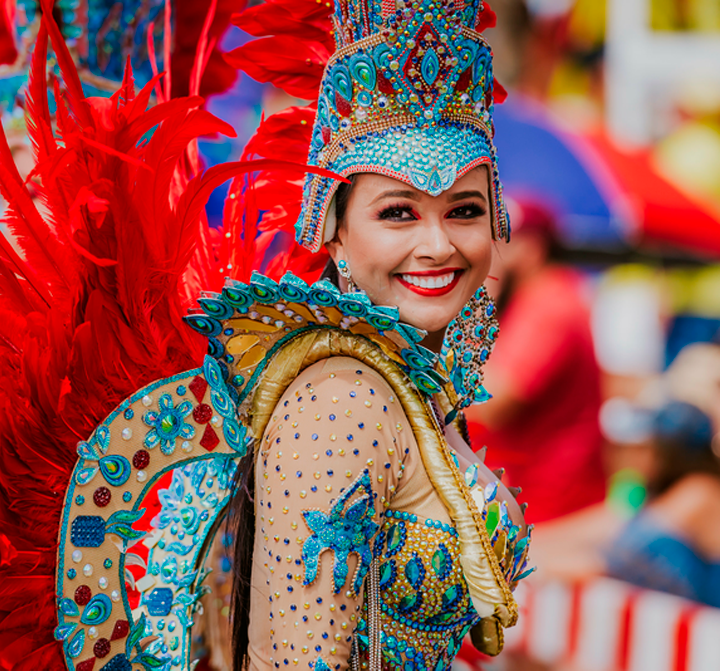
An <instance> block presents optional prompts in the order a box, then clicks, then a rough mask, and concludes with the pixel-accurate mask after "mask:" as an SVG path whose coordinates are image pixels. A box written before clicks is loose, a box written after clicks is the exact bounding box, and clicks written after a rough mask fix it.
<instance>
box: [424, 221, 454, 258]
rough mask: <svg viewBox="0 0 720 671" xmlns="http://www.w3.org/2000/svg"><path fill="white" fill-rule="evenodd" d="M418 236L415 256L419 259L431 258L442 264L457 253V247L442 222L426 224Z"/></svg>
mask: <svg viewBox="0 0 720 671" xmlns="http://www.w3.org/2000/svg"><path fill="white" fill-rule="evenodd" d="M418 235H419V236H420V237H419V239H418V241H417V243H418V244H417V245H416V247H415V255H416V256H417V257H418V258H430V259H432V260H433V261H434V262H436V263H441V262H442V261H445V260H446V259H448V258H449V257H450V256H452V254H453V253H454V252H455V247H454V245H453V244H452V241H451V240H450V237H449V236H448V232H447V231H446V230H445V226H444V225H443V222H442V221H441V220H440V221H428V222H426V225H425V226H423V227H422V229H421V230H420V231H418Z"/></svg>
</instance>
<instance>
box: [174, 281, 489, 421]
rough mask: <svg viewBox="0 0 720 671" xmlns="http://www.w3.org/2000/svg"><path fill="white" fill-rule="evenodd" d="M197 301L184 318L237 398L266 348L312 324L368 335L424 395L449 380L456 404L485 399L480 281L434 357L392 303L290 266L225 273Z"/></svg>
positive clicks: (484, 305)
mask: <svg viewBox="0 0 720 671" xmlns="http://www.w3.org/2000/svg"><path fill="white" fill-rule="evenodd" d="M199 303H200V306H201V308H202V311H201V312H198V313H196V314H191V315H189V316H188V317H186V321H187V322H188V323H189V324H190V326H192V327H193V328H194V329H196V330H197V331H199V332H200V333H202V334H203V335H205V336H207V337H208V339H209V354H210V355H211V356H213V357H215V359H216V360H217V361H218V365H219V366H220V367H221V368H222V370H223V374H224V375H225V379H226V380H227V381H228V384H229V386H230V387H231V388H232V389H233V392H234V397H235V400H236V402H238V403H242V402H243V401H244V400H245V399H247V398H248V395H249V394H250V393H251V391H252V389H253V388H254V385H255V383H256V381H257V379H258V377H259V375H260V374H261V372H262V370H263V369H264V367H265V365H266V364H267V363H268V362H269V360H270V358H271V355H272V354H274V353H275V352H276V351H278V350H279V349H280V348H281V347H283V346H284V345H285V344H286V343H287V342H289V340H291V339H292V338H293V337H295V336H297V335H299V334H301V333H303V332H307V331H310V330H313V329H317V330H320V329H342V330H346V331H349V332H350V333H353V334H355V335H359V336H363V337H366V338H368V339H369V340H371V341H373V342H374V343H376V344H377V345H378V346H379V347H380V348H381V349H382V350H383V352H384V353H385V354H386V355H387V356H388V357H389V358H390V359H391V360H393V361H395V363H397V364H398V365H399V366H400V368H401V369H402V370H403V371H404V372H405V373H406V374H407V376H408V377H409V378H410V380H411V382H412V383H413V384H414V385H415V387H416V388H417V389H418V391H419V392H421V393H422V394H424V395H431V394H434V393H437V392H439V391H441V389H443V388H444V387H446V386H447V385H448V384H449V383H452V386H453V388H454V390H455V394H456V395H457V397H458V398H459V399H460V400H459V402H458V403H459V406H458V407H466V406H467V405H469V404H470V403H474V402H482V401H484V400H487V399H488V398H489V395H488V394H487V392H485V390H484V389H483V387H482V384H481V382H482V376H481V374H480V368H481V366H482V363H484V361H485V360H486V359H487V356H489V353H490V350H491V349H492V345H493V343H494V341H495V338H496V336H497V324H496V323H495V322H494V321H493V319H492V317H493V315H494V306H493V305H492V301H491V299H490V298H489V297H488V295H487V292H486V291H485V289H484V288H481V289H480V290H479V291H478V292H477V294H476V295H475V297H474V298H473V299H472V301H471V302H470V303H468V305H467V306H466V307H465V308H464V309H463V313H462V314H461V315H459V316H458V318H457V319H456V320H455V321H454V322H453V323H452V324H451V326H450V328H449V329H448V335H447V336H446V340H445V345H444V347H443V354H442V355H441V356H440V357H438V355H437V354H435V353H434V352H431V351H430V350H428V349H427V348H425V347H423V346H422V345H421V344H420V343H421V342H422V341H423V340H424V338H425V336H426V335H427V334H426V332H425V331H423V330H421V329H418V328H415V327H414V326H410V325H408V324H404V323H403V322H401V321H400V316H399V313H398V310H397V308H395V307H385V306H378V305H374V304H373V303H372V302H371V301H370V299H369V298H368V297H367V296H366V295H365V294H364V293H363V292H357V293H348V294H344V293H342V292H341V291H340V290H339V289H338V288H337V287H336V286H335V285H333V284H332V283H330V282H328V281H326V280H322V281H320V282H316V283H314V284H312V285H309V284H307V283H306V282H304V281H303V280H301V279H299V278H298V277H296V276H294V275H292V274H290V273H288V274H286V275H285V276H284V277H283V278H282V279H281V280H280V281H279V282H275V281H274V280H271V279H269V278H267V277H265V276H264V275H261V274H260V273H253V275H252V278H251V280H250V282H249V283H247V284H245V283H242V282H236V281H231V280H229V281H228V282H227V284H226V286H225V288H224V289H223V291H222V293H221V294H203V296H202V298H200V300H199Z"/></svg>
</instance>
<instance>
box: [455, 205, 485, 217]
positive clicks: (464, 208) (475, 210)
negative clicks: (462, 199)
mask: <svg viewBox="0 0 720 671" xmlns="http://www.w3.org/2000/svg"><path fill="white" fill-rule="evenodd" d="M484 214H485V209H484V208H482V207H480V206H479V205H461V206H460V207H456V208H455V209H454V210H452V211H451V212H450V213H449V214H448V219H476V218H477V217H482V216H483V215H484Z"/></svg>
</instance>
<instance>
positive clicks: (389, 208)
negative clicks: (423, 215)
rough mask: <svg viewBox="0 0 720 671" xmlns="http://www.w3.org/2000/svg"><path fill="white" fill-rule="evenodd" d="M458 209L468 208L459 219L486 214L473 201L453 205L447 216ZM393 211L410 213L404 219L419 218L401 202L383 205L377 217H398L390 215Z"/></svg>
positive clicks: (410, 208)
mask: <svg viewBox="0 0 720 671" xmlns="http://www.w3.org/2000/svg"><path fill="white" fill-rule="evenodd" d="M458 210H468V211H469V214H467V215H465V216H464V217H459V218H461V219H475V218H477V217H482V216H483V215H485V214H486V210H485V209H484V208H482V207H480V206H479V205H476V204H475V203H468V204H467V205H458V206H456V207H454V208H453V209H452V210H450V211H449V212H448V214H447V215H446V216H448V215H450V214H452V213H453V212H456V211H458ZM393 213H400V215H401V216H402V214H405V213H408V214H411V215H412V219H408V220H406V221H412V220H416V219H419V218H420V217H419V215H418V214H417V213H416V212H415V211H414V210H413V208H412V207H410V206H409V205H405V204H402V203H398V204H397V205H386V206H385V207H383V208H382V209H381V210H380V212H378V214H377V218H378V219H382V220H388V219H397V218H400V217H397V216H395V217H393V216H392V214H393Z"/></svg>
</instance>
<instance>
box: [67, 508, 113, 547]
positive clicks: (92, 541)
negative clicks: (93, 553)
mask: <svg viewBox="0 0 720 671" xmlns="http://www.w3.org/2000/svg"><path fill="white" fill-rule="evenodd" d="M104 540H105V520H104V519H103V518H102V517H98V516H96V515H78V516H77V517H76V518H75V519H74V520H73V522H72V526H71V527H70V542H71V543H72V544H73V545H74V546H75V547H76V548H99V547H100V546H101V545H102V544H103V541H104Z"/></svg>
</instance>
